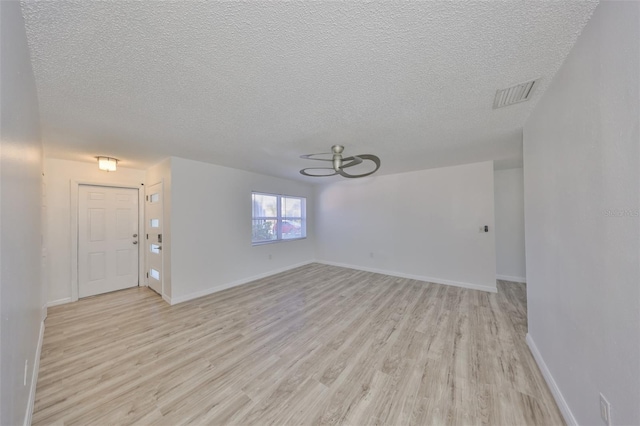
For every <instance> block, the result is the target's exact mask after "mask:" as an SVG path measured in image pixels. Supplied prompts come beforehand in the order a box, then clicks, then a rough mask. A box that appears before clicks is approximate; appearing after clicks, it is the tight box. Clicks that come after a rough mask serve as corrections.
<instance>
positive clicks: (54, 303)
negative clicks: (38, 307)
mask: <svg viewBox="0 0 640 426" xmlns="http://www.w3.org/2000/svg"><path fill="white" fill-rule="evenodd" d="M65 303H71V298H70V297H65V298H64V299H58V300H52V301H50V302H47V307H49V308H50V307H52V306H58V305H64V304H65Z"/></svg>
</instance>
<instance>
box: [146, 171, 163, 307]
mask: <svg viewBox="0 0 640 426" xmlns="http://www.w3.org/2000/svg"><path fill="white" fill-rule="evenodd" d="M162 196H163V194H162V183H156V184H155V185H151V186H149V187H147V194H146V197H145V199H146V202H145V209H144V212H145V233H146V236H145V240H144V241H145V245H146V247H145V250H146V256H145V258H146V259H147V285H148V286H149V288H150V289H152V290H153V291H155V292H156V293H158V294H160V295H162V294H163V289H162V282H163V280H164V277H163V270H162V229H163V226H164V225H163V215H162V213H163V212H162Z"/></svg>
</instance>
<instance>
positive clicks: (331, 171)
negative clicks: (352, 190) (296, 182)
mask: <svg viewBox="0 0 640 426" xmlns="http://www.w3.org/2000/svg"><path fill="white" fill-rule="evenodd" d="M343 152H344V146H342V145H333V146H332V147H331V152H326V153H320V154H305V155H301V156H300V158H304V159H305V160H316V161H330V162H331V163H332V164H331V165H332V167H307V168H304V169H302V170H300V174H302V175H304V176H310V177H328V176H335V175H340V176H342V177H345V178H359V177H365V176H369V175H372V174H374V173H375V172H377V171H378V169H379V168H380V158H378V157H377V156H375V155H372V154H358V155H354V156H351V157H343V156H342V153H343ZM321 156H331V158H320V157H321ZM364 160H368V161H371V162H373V164H374V165H375V169H373V171H370V172H368V173H361V174H350V173H347V172H345V171H344V169H346V168H348V167H353V166H357V165H358V164H361V163H362V162H363V161H364ZM312 170H324V171H325V172H324V173H323V172H319V173H317V172H313V171H312ZM327 170H328V172H327Z"/></svg>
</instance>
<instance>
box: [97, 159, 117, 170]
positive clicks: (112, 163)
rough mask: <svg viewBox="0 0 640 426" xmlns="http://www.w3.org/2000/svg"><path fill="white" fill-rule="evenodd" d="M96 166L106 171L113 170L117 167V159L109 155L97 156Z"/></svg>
mask: <svg viewBox="0 0 640 426" xmlns="http://www.w3.org/2000/svg"><path fill="white" fill-rule="evenodd" d="M97 158H98V168H99V169H100V170H104V171H107V172H115V171H116V168H117V167H118V160H117V159H116V158H111V157H97Z"/></svg>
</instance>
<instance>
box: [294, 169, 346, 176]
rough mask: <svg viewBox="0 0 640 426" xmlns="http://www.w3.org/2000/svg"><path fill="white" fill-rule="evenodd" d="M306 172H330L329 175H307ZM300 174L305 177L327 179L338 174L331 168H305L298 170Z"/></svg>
mask: <svg viewBox="0 0 640 426" xmlns="http://www.w3.org/2000/svg"><path fill="white" fill-rule="evenodd" d="M307 170H326V171H328V172H330V174H312V173H308V172H307ZM300 174H301V175H305V176H310V177H329V176H335V175H337V174H338V172H336V171H335V170H333V168H331V167H307V168H306V169H302V170H300Z"/></svg>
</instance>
